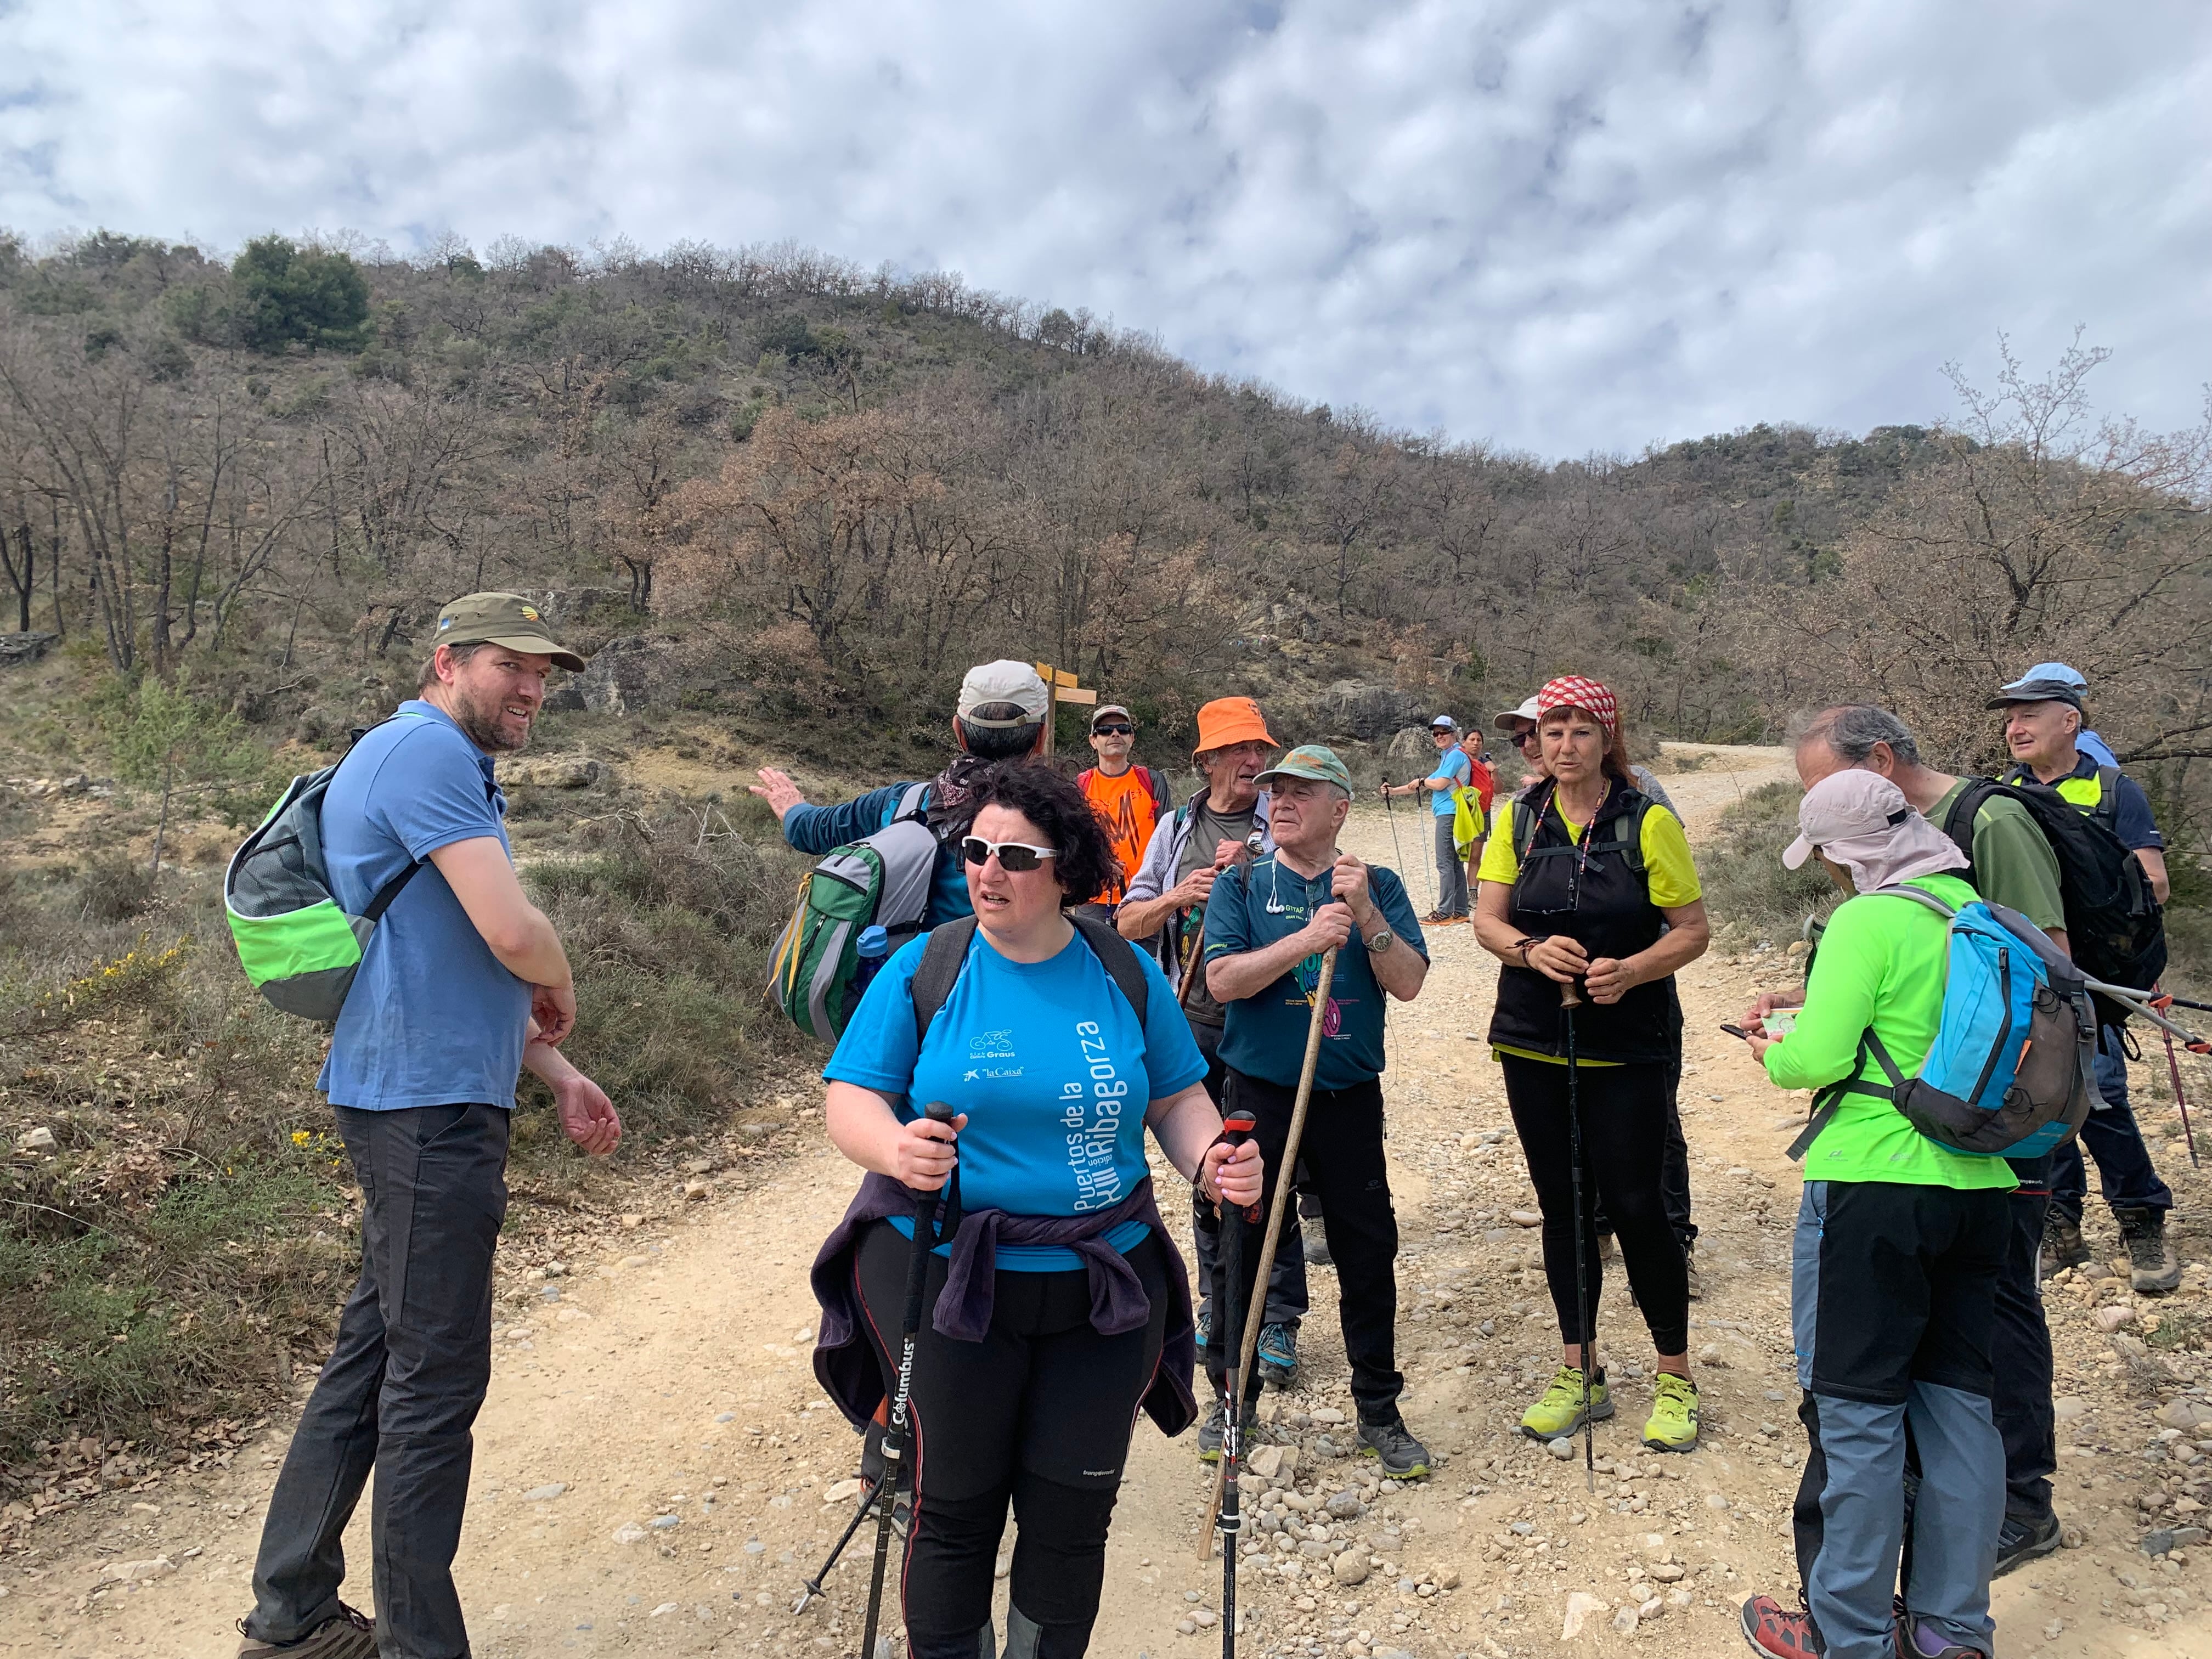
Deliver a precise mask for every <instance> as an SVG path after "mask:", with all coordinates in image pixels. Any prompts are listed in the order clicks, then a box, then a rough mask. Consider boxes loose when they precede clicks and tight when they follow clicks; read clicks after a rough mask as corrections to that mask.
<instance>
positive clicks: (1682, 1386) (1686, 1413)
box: [1644, 1371, 1698, 1452]
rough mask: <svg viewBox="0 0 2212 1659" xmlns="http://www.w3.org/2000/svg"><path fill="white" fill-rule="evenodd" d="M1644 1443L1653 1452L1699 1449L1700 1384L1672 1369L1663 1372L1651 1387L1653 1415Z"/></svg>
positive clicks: (1648, 1423) (1645, 1422)
mask: <svg viewBox="0 0 2212 1659" xmlns="http://www.w3.org/2000/svg"><path fill="white" fill-rule="evenodd" d="M1644 1444H1645V1445H1647V1446H1649V1447H1650V1448H1651V1449H1652V1450H1653V1451H1666V1452H1686V1451H1695V1450H1697V1449H1698V1385H1697V1384H1696V1383H1692V1382H1691V1381H1690V1379H1689V1378H1688V1377H1686V1376H1675V1375H1674V1373H1673V1372H1672V1371H1662V1372H1660V1373H1659V1380H1658V1381H1657V1382H1656V1383H1654V1384H1653V1385H1652V1389H1651V1415H1650V1417H1648V1418H1646V1419H1644Z"/></svg>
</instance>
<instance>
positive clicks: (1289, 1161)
mask: <svg viewBox="0 0 2212 1659" xmlns="http://www.w3.org/2000/svg"><path fill="white" fill-rule="evenodd" d="M1335 978H1336V951H1335V950H1334V948H1331V949H1329V950H1327V951H1322V956H1321V977H1320V978H1319V979H1318V980H1316V981H1315V983H1314V994H1313V1017H1312V1018H1310V1019H1309V1020H1308V1021H1307V1022H1306V1057H1305V1061H1304V1064H1303V1065H1302V1066H1299V1067H1298V1092H1297V1098H1296V1099H1295V1100H1294V1101H1293V1102H1292V1103H1291V1127H1290V1133H1288V1134H1286V1135H1285V1136H1284V1138H1283V1156H1282V1158H1281V1159H1280V1160H1279V1164H1278V1165H1277V1168H1276V1171H1275V1200H1274V1202H1273V1203H1272V1204H1270V1205H1269V1206H1267V1232H1266V1233H1265V1234H1264V1235H1263V1236H1262V1237H1261V1240H1260V1264H1259V1266H1258V1267H1255V1269H1254V1270H1253V1274H1252V1283H1253V1284H1254V1285H1255V1286H1264V1285H1266V1284H1267V1279H1268V1276H1269V1275H1270V1274H1271V1273H1273V1272H1274V1271H1275V1246H1276V1244H1277V1243H1279V1241H1280V1240H1281V1238H1282V1236H1283V1212H1284V1210H1285V1207H1286V1206H1287V1204H1288V1201H1289V1200H1290V1196H1291V1180H1290V1174H1291V1170H1295V1169H1297V1167H1298V1143H1299V1142H1300V1141H1301V1140H1303V1139H1305V1133H1306V1108H1307V1107H1308V1106H1309V1105H1310V1104H1311V1103H1312V1102H1313V1082H1314V1068H1315V1067H1316V1066H1318V1065H1319V1064H1320V1063H1321V1028H1322V1019H1323V1018H1324V1017H1325V1016H1326V1015H1327V1014H1328V987H1329V985H1330V982H1331V981H1334V979H1335ZM1261 1293H1262V1294H1264V1293H1265V1292H1264V1291H1262V1292H1261ZM1263 1305H1264V1304H1263ZM1260 1324H1261V1322H1260V1321H1258V1320H1256V1319H1250V1320H1247V1321H1245V1322H1244V1335H1243V1340H1242V1341H1240V1342H1239V1343H1238V1344H1237V1356H1236V1367H1237V1372H1238V1374H1239V1375H1242V1374H1243V1372H1244V1371H1246V1370H1249V1369H1250V1367H1251V1364H1252V1357H1253V1354H1254V1352H1255V1351H1256V1349H1257V1348H1258V1346H1259V1341H1260ZM1227 1443H1228V1442H1227V1440H1226V1438H1225V1439H1224V1440H1223V1444H1224V1445H1226V1444H1227ZM1223 1479H1224V1471H1223V1470H1222V1468H1221V1466H1220V1465H1219V1464H1216V1465H1215V1466H1214V1470H1213V1493H1212V1497H1210V1498H1207V1500H1206V1520H1205V1522H1204V1523H1203V1524H1202V1525H1201V1526H1200V1528H1199V1529H1198V1559H1200V1560H1201V1561H1203V1560H1205V1559H1206V1557H1207V1556H1208V1555H1209V1554H1211V1553H1212V1550H1213V1517H1214V1516H1216V1515H1218V1514H1219V1513H1220V1511H1221V1500H1222V1493H1223V1486H1222V1482H1223Z"/></svg>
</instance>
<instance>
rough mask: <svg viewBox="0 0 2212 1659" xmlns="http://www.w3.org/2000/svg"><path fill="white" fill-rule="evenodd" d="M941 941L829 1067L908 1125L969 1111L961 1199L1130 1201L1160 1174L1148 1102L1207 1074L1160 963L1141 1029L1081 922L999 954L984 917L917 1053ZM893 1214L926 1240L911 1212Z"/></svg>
mask: <svg viewBox="0 0 2212 1659" xmlns="http://www.w3.org/2000/svg"><path fill="white" fill-rule="evenodd" d="M927 944H928V937H927V935H926V934H925V935H924V936H923V937H921V938H920V939H915V940H913V941H911V942H910V943H908V945H906V946H905V947H904V948H902V950H901V951H899V952H898V953H897V954H896V956H894V957H892V958H891V959H890V961H889V962H887V963H884V969H883V971H882V972H881V973H879V974H878V975H876V977H875V981H874V982H873V983H872V984H871V985H870V986H869V987H868V990H867V994H866V996H864V997H862V998H861V999H860V1006H859V1007H858V1008H857V1009H855V1010H854V1013H853V1019H852V1023H851V1024H848V1025H847V1026H846V1028H845V1035H844V1036H843V1037H842V1039H841V1040H840V1041H839V1042H838V1044H837V1049H836V1053H835V1054H831V1055H830V1056H829V1064H828V1065H827V1066H823V1068H822V1075H823V1077H824V1078H827V1079H830V1080H832V1081H835V1082H839V1083H852V1084H857V1085H860V1087H861V1088H863V1089H872V1090H874V1091H876V1092H877V1093H878V1094H879V1095H882V1096H884V1097H886V1098H887V1099H889V1100H890V1103H891V1105H892V1109H894V1110H895V1111H896V1112H897V1114H898V1115H899V1121H901V1122H911V1121H913V1120H914V1119H915V1118H916V1117H918V1116H920V1115H921V1107H922V1106H925V1105H927V1104H928V1103H930V1102H932V1101H936V1100H942V1101H945V1102H947V1103H950V1104H951V1105H953V1106H955V1107H957V1108H958V1109H960V1110H961V1111H963V1112H965V1113H967V1114H968V1127H966V1128H965V1129H963V1131H961V1134H960V1201H961V1203H962V1204H963V1206H966V1207H967V1208H968V1209H970V1210H1004V1211H1006V1213H1008V1214H1009V1215H1030V1216H1066V1215H1082V1214H1085V1213H1086V1212H1090V1211H1093V1210H1108V1209H1111V1208H1112V1207H1113V1206H1115V1205H1116V1204H1119V1203H1120V1202H1121V1200H1123V1199H1125V1198H1127V1197H1128V1195H1129V1194H1130V1193H1131V1192H1132V1191H1133V1190H1134V1189H1135V1188H1136V1185H1137V1183H1138V1182H1140V1181H1142V1180H1143V1179H1144V1178H1145V1176H1146V1164H1145V1112H1146V1108H1147V1107H1148V1106H1149V1105H1150V1104H1151V1103H1152V1102H1153V1101H1155V1100H1164V1099H1165V1098H1166V1097H1169V1096H1170V1095H1175V1094H1180V1093H1181V1092H1182V1091H1183V1090H1185V1089H1188V1088H1189V1087H1190V1085H1192V1084H1194V1083H1196V1082H1199V1081H1200V1079H1203V1078H1204V1077H1205V1076H1206V1060H1205V1057H1204V1056H1203V1055H1201V1054H1200V1053H1199V1052H1198V1044H1197V1043H1196V1042H1194V1041H1192V1039H1191V1035H1190V1027H1189V1025H1188V1023H1187V1022H1186V1021H1185V1020H1184V1019H1183V1017H1182V1012H1181V1011H1180V1010H1179V1009H1178V1008H1177V1007H1176V994H1175V991H1174V989H1173V987H1170V985H1169V984H1168V982H1167V978H1166V976H1165V975H1163V974H1162V973H1161V972H1160V969H1159V964H1158V963H1156V962H1154V961H1153V960H1152V958H1151V957H1149V956H1147V955H1146V954H1145V953H1144V952H1143V951H1139V952H1137V953H1136V954H1137V959H1138V961H1139V963H1140V964H1141V965H1142V967H1143V969H1144V973H1145V976H1146V982H1147V983H1148V985H1149V986H1150V987H1151V988H1150V991H1149V993H1148V994H1147V996H1146V1019H1145V1024H1143V1025H1141V1026H1139V1024H1137V1013H1136V1010H1134V1009H1133V1008H1132V1007H1130V1006H1129V1002H1128V999H1127V998H1126V997H1124V996H1123V995H1122V994H1121V990H1120V988H1119V987H1116V986H1115V983H1114V981H1113V980H1112V979H1111V978H1110V977H1109V976H1108V975H1107V972H1106V969H1105V967H1104V965H1103V963H1100V961H1099V960H1098V958H1097V956H1096V955H1094V954H1093V953H1092V951H1091V947H1090V945H1086V944H1085V942H1084V940H1083V937H1082V935H1081V934H1077V935H1076V936H1074V937H1073V938H1072V939H1069V940H1068V942H1067V944H1066V947H1065V948H1064V949H1062V950H1061V951H1060V953H1059V954H1058V955H1057V956H1055V957H1052V958H1051V959H1050V960H1048V961H1045V962H1036V963H1022V962H1009V961H1008V960H1007V959H1006V957H1002V956H1000V954H999V953H998V951H996V950H994V949H993V948H992V945H991V941H990V939H989V936H988V935H987V934H986V933H984V932H983V930H982V929H981V927H978V928H977V929H976V930H975V939H973V940H972V941H971V942H970V943H969V947H968V961H967V965H966V966H965V967H963V969H961V972H960V977H959V978H958V979H957V980H956V981H954V982H953V986H952V994H951V996H949V997H947V998H946V999H945V1006H944V1007H943V1008H941V1009H939V1011H938V1015H937V1018H936V1019H935V1020H933V1022H931V1024H930V1027H929V1037H928V1041H927V1042H924V1043H923V1044H922V1045H921V1051H920V1052H919V1053H916V1051H915V1036H914V975H915V970H916V969H919V968H920V967H921V955H922V951H923V950H924V949H925V948H926V947H927ZM892 1225H894V1226H896V1227H897V1228H898V1229H899V1230H900V1231H902V1232H903V1233H905V1234H906V1235H907V1237H909V1238H911V1237H913V1236H914V1224H913V1223H912V1222H911V1221H910V1220H907V1219H905V1218H893V1221H892ZM1149 1231H1151V1229H1149V1228H1148V1227H1146V1225H1145V1224H1144V1223H1142V1222H1129V1223H1126V1224H1124V1225H1121V1226H1120V1227H1117V1228H1115V1230H1114V1231H1111V1232H1109V1234H1108V1235H1107V1236H1106V1237H1107V1242H1108V1243H1110V1244H1112V1245H1113V1247H1114V1248H1115V1249H1117V1250H1120V1251H1121V1252H1122V1253H1123V1254H1124V1255H1126V1254H1127V1253H1128V1252H1129V1251H1131V1250H1133V1249H1136V1247H1137V1246H1138V1245H1139V1244H1140V1243H1143V1242H1144V1240H1145V1237H1146V1234H1147V1233H1148V1232H1149ZM949 1248H950V1247H949V1246H945V1247H940V1249H939V1254H944V1253H945V1250H946V1249H949ZM1082 1265H1083V1259H1082V1257H1080V1256H1079V1255H1076V1253H1075V1252H1074V1251H1073V1250H1063V1249H1050V1248H1040V1247H1035V1246H1001V1247H1000V1250H999V1266H1000V1267H1004V1268H1007V1269H1010V1270H1012V1271H1014V1272H1020V1273H1060V1272H1065V1271H1066V1270H1068V1269H1070V1268H1076V1267H1081V1266H1082Z"/></svg>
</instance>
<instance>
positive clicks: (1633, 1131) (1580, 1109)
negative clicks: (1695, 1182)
mask: <svg viewBox="0 0 2212 1659" xmlns="http://www.w3.org/2000/svg"><path fill="white" fill-rule="evenodd" d="M1504 1067H1505V1098H1506V1102H1507V1103H1508V1104H1509V1105H1510V1106H1511V1108H1512V1109H1513V1127H1514V1129H1515V1130H1516V1132H1517V1133H1519V1135H1520V1137H1521V1152H1522V1156H1523V1157H1525V1158H1527V1159H1528V1178H1529V1180H1530V1181H1532V1182H1534V1183H1535V1188H1536V1202H1537V1204H1538V1206H1539V1207H1541V1209H1542V1211H1543V1212H1544V1277H1545V1279H1547V1280H1548V1281H1549V1283H1550V1285H1551V1287H1552V1305H1553V1308H1555V1309H1557V1310H1558V1311H1559V1338H1560V1340H1561V1341H1563V1342H1566V1343H1576V1342H1581V1341H1586V1340H1591V1333H1590V1332H1589V1330H1588V1329H1586V1328H1584V1326H1583V1320H1582V1317H1581V1316H1579V1315H1578V1313H1577V1310H1576V1307H1575V1200H1574V1165H1573V1159H1572V1158H1571V1155H1570V1152H1569V1148H1570V1146H1571V1143H1570V1141H1569V1139H1568V1133H1567V1068H1566V1067H1565V1066H1559V1065H1554V1064H1552V1063H1550V1062H1548V1061H1545V1060H1522V1059H1519V1058H1517V1057H1516V1056H1515V1055H1512V1054H1507V1055H1505V1056H1504ZM1575 1083H1576V1091H1577V1092H1576V1105H1577V1115H1578V1116H1579V1117H1580V1118H1581V1120H1582V1132H1583V1214H1582V1229H1583V1260H1584V1261H1585V1263H1586V1264H1587V1267H1588V1271H1589V1305H1590V1310H1591V1312H1592V1316H1593V1317H1594V1316H1595V1310H1596V1308H1597V1302H1598V1291H1599V1290H1600V1288H1601V1286H1602V1285H1603V1284H1604V1282H1605V1274H1604V1270H1603V1268H1602V1267H1601V1264H1600V1262H1599V1261H1598V1254H1597V1230H1596V1228H1595V1225H1593V1218H1594V1217H1595V1212H1596V1210H1597V1207H1598V1206H1599V1205H1601V1204H1602V1205H1603V1206H1604V1208H1605V1213H1606V1216H1607V1219H1609V1220H1610V1221H1611V1222H1612V1224H1613V1232H1614V1235H1615V1236H1616V1237H1618V1238H1619V1239H1620V1254H1621V1258H1622V1260H1623V1261H1625V1262H1626V1265H1627V1267H1628V1282H1629V1283H1630V1284H1631V1285H1633V1286H1634V1287H1635V1289H1636V1301H1637V1305H1638V1307H1639V1308H1641V1309H1642V1310H1643V1313H1644V1324H1645V1326H1646V1327H1648V1328H1650V1332H1651V1342H1652V1346H1654V1347H1655V1348H1656V1349H1657V1350H1658V1351H1659V1352H1661V1353H1662V1354H1674V1353H1680V1352H1683V1350H1684V1349H1686V1347H1688V1346H1689V1342H1690V1280H1689V1273H1688V1271H1687V1269H1686V1267H1684V1265H1683V1261H1682V1241H1681V1240H1680V1237H1677V1236H1676V1234H1675V1232H1674V1228H1673V1227H1672V1226H1671V1225H1669V1224H1668V1219H1667V1203H1666V1198H1665V1195H1664V1194H1663V1192H1662V1168H1663V1166H1664V1162H1665V1158H1666V1146H1667V1067H1666V1066H1663V1065H1644V1066H1577V1068H1576V1078H1575Z"/></svg>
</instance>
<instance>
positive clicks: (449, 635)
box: [435, 593, 584, 674]
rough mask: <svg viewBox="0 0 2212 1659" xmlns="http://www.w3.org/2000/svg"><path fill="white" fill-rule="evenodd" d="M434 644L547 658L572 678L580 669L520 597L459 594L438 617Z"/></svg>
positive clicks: (578, 659) (535, 609)
mask: <svg viewBox="0 0 2212 1659" xmlns="http://www.w3.org/2000/svg"><path fill="white" fill-rule="evenodd" d="M435 643H436V644H438V645H503V646H505V647H507V649H508V650H510V651H527V652H528V653H530V654H531V655H532V656H533V657H550V658H552V659H553V660H554V661H555V662H556V663H558V664H559V665H561V666H562V667H563V668H565V669H567V670H568V671H569V672H570V673H572V674H574V673H580V672H581V671H583V667H584V659H582V658H581V657H580V656H578V655H577V654H576V653H574V652H573V651H571V650H569V649H568V647H566V646H563V645H556V643H555V642H554V641H552V639H551V638H550V637H549V636H548V635H547V634H546V632H545V619H544V617H541V616H539V615H538V607H537V606H536V605H532V604H531V602H530V601H529V600H527V599H524V598H523V597H522V595H521V594H520V593H464V594H462V595H461V597H460V598H459V599H455V600H454V601H453V603H452V604H451V605H447V607H446V608H445V609H444V610H443V611H440V612H439V613H438V630H437V638H436V641H435Z"/></svg>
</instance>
